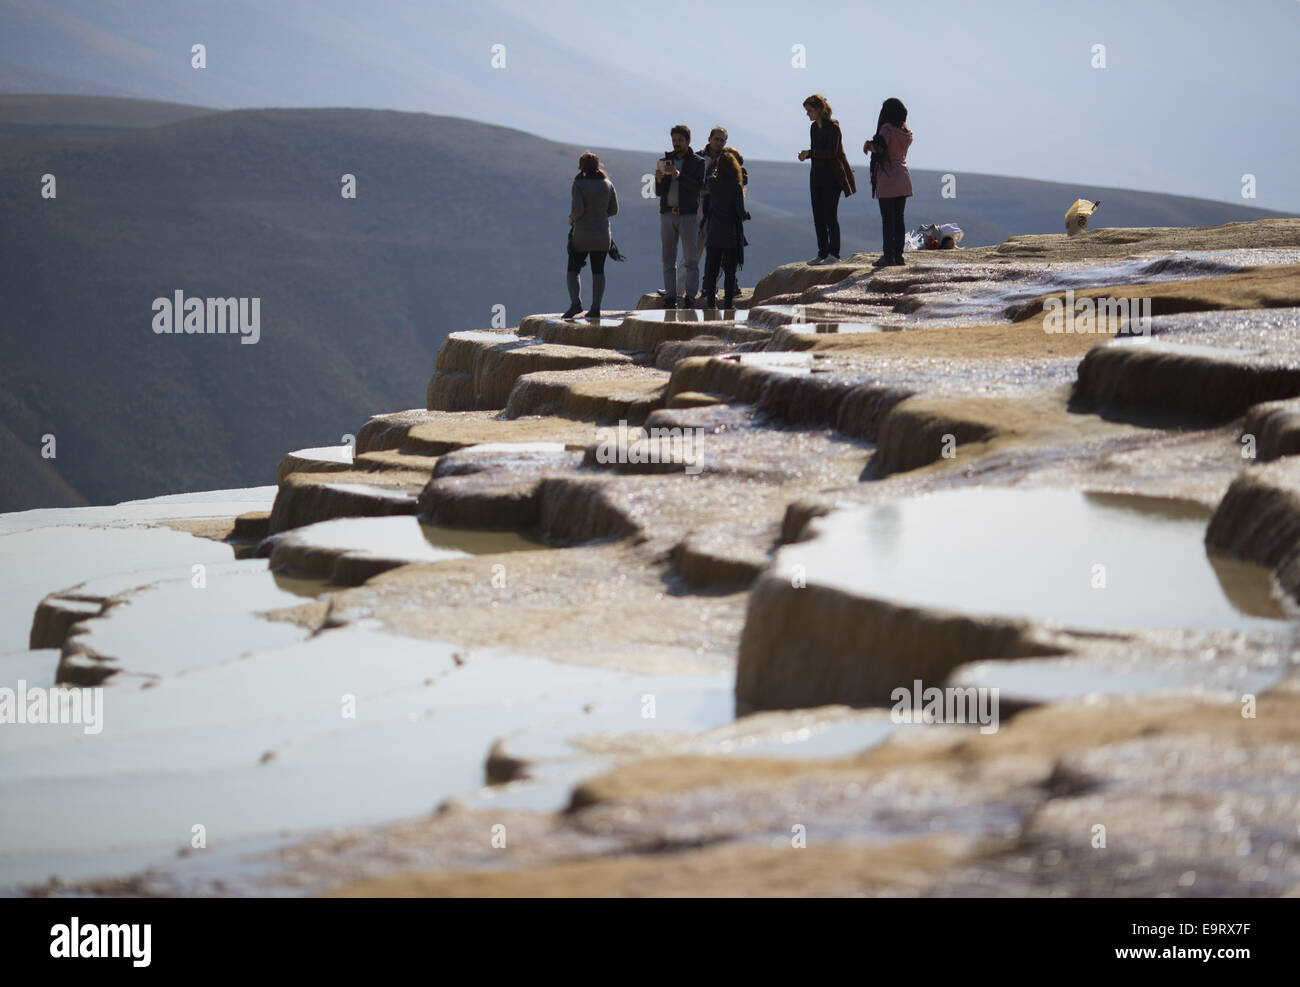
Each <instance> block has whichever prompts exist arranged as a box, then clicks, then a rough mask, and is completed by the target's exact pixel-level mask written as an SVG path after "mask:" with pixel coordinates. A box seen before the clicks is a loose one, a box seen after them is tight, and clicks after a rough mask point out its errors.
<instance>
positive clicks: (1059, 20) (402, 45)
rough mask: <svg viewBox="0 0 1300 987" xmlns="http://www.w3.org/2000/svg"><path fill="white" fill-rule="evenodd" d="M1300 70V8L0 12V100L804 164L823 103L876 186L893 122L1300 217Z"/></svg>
mask: <svg viewBox="0 0 1300 987" xmlns="http://www.w3.org/2000/svg"><path fill="white" fill-rule="evenodd" d="M199 41H201V42H203V43H204V44H205V45H206V46H207V48H208V53H209V58H208V64H207V66H206V67H205V68H204V70H203V71H201V72H199V71H195V70H194V68H193V67H192V66H191V63H190V57H191V56H190V50H191V45H192V44H193V43H195V42H199ZM498 45H501V46H504V51H505V53H506V54H505V64H500V65H495V64H492V62H491V59H492V58H493V55H492V52H494V51H495V50H497V46H498ZM1094 45H1103V46H1105V48H1104V58H1105V67H1104V68H1103V67H1096V68H1094V67H1093V66H1094V62H1098V63H1100V58H1099V55H1097V54H1094V51H1093V47H1094ZM796 46H802V47H801V48H799V49H798V51H799V52H802V57H803V58H804V60H805V61H804V66H803V67H796V65H795V60H796ZM1298 52H1300V0H1240V2H1229V0H1219V2H1211V0H1077V2H1061V0H1032V2H1029V0H1011V2H1003V0H994V2H990V3H982V2H979V0H922V2H920V3H903V2H899V0H890V2H877V0H871V2H866V3H863V2H857V3H846V2H837V0H818V2H817V3H815V4H813V3H802V2H800V0H780V2H772V0H757V2H749V3H737V2H735V0H635V2H631V0H610V2H601V0H472V2H469V3H466V2H464V0H0V81H2V80H3V79H4V78H6V72H8V73H9V75H8V76H7V77H9V78H13V79H15V80H18V81H20V82H23V83H24V84H34V85H37V86H38V88H45V89H54V90H55V91H61V92H67V91H102V92H111V93H113V94H117V95H131V96H137V97H141V96H143V97H147V98H152V99H167V100H176V101H180V102H187V103H197V104H201V105H204V106H214V107H258V106H353V107H369V108H379V109H394V110H404V111H418V112H425V113H435V114H449V115H454V116H462V117H470V118H474V119H478V120H483V121H486V122H490V123H498V124H502V125H505V126H510V127H516V128H519V129H522V130H527V131H529V132H531V133H534V134H537V135H539V136H541V137H545V138H549V139H551V140H557V141H563V142H566V143H574V144H585V145H589V146H594V147H622V148H633V149H637V150H641V151H651V152H652V151H656V150H660V149H662V148H665V147H667V145H668V133H667V132H668V129H669V127H670V126H671V125H672V124H673V123H675V122H679V121H680V122H684V123H688V124H689V125H690V126H691V127H692V128H693V129H694V130H695V131H696V134H695V137H696V140H695V143H696V144H697V146H698V145H699V144H701V143H703V140H704V138H705V136H707V131H708V128H709V126H710V125H711V124H713V123H715V122H720V123H724V124H726V126H728V127H729V128H730V130H731V134H732V138H733V143H735V144H736V145H737V146H739V147H740V148H741V150H742V151H743V152H745V154H746V155H752V156H755V157H758V158H773V159H779V160H788V161H793V160H794V156H795V152H796V151H797V150H798V149H799V148H801V147H803V146H805V145H806V143H807V140H808V122H807V119H806V118H805V117H804V114H803V111H802V108H801V104H802V102H803V99H804V98H805V97H806V96H807V95H809V94H810V93H812V92H821V93H825V94H826V95H827V96H828V97H829V98H830V100H831V103H832V105H833V106H834V109H835V114H836V116H837V117H838V118H839V120H840V122H841V123H842V124H843V125H844V128H845V135H846V137H847V139H848V143H849V147H850V150H851V152H852V153H853V154H854V155H855V156H856V158H855V160H856V162H857V163H858V164H860V165H865V160H864V159H863V158H862V156H861V146H862V141H863V140H864V139H865V138H866V137H868V136H869V135H870V134H871V133H873V132H874V128H875V121H876V116H877V113H878V112H879V109H880V103H881V101H882V100H883V99H884V98H885V97H887V96H898V97H899V98H901V99H902V100H903V101H904V102H905V103H906V104H907V105H908V108H909V110H910V112H911V116H910V120H909V122H910V123H911V125H912V129H913V130H914V131H915V133H916V142H915V144H914V145H913V147H912V150H911V152H910V155H909V158H910V161H911V163H912V164H913V165H915V166H917V167H919V168H926V169H936V170H938V171H940V172H952V173H954V174H956V175H958V176H960V175H961V173H962V172H963V171H967V172H984V173H989V174H995V175H1009V176H1016V177H1024V178H1037V179H1042V180H1045V181H1054V182H1066V183H1069V184H1071V185H1074V186H1077V188H1078V190H1079V194H1080V195H1082V196H1087V195H1089V194H1090V192H1091V190H1092V189H1094V188H1100V187H1106V186H1118V187H1123V188H1133V189H1147V190H1151V191H1156V192H1165V193H1173V194H1183V195H1192V196H1200V197H1204V198H1209V199H1217V200H1220V201H1225V202H1238V203H1242V204H1246V205H1253V206H1259V207H1264V208H1271V209H1276V210H1279V211H1289V212H1297V213H1300V167H1298V166H1297V162H1298V161H1300V112H1298V106H1297V103H1298V101H1300V96H1298V95H1297V94H1300V57H1298ZM501 69H505V71H501ZM24 73H27V75H24ZM33 80H36V81H35V82H33ZM42 80H43V81H42ZM51 80H52V81H51ZM82 83H85V84H86V85H87V86H91V87H100V88H98V89H95V88H90V89H81V88H78V87H79V86H80V85H81V84H82ZM104 87H107V88H104ZM1247 174H1249V175H1254V176H1255V185H1256V198H1255V199H1245V198H1243V197H1242V194H1241V193H1242V176H1243V175H1247ZM960 189H961V186H960V182H959V183H958V194H959V195H960Z"/></svg>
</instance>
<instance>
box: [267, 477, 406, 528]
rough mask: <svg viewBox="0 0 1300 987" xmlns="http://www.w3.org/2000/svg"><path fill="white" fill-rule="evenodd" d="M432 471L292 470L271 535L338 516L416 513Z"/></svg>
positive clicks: (273, 513) (278, 503) (273, 516)
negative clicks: (419, 499) (421, 492)
mask: <svg viewBox="0 0 1300 987" xmlns="http://www.w3.org/2000/svg"><path fill="white" fill-rule="evenodd" d="M428 479H429V477H428V474H425V473H417V472H407V471H397V470H394V471H392V472H386V473H371V472H351V473H291V474H290V475H289V476H287V477H285V480H284V483H282V484H281V485H280V490H279V492H278V493H277V494H276V497H275V506H274V507H273V508H272V509H271V518H270V521H269V522H268V524H267V532H268V534H272V535H274V534H277V533H278V532H281V531H288V530H289V529H290V528H300V527H302V526H303V525H306V524H315V523H316V522H317V521H328V520H330V519H331V518H336V517H383V516H387V515H390V514H414V513H415V511H416V502H417V500H418V498H419V496H420V491H421V490H423V489H424V485H425V483H427V482H428Z"/></svg>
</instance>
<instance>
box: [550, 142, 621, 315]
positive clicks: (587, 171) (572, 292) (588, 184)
mask: <svg viewBox="0 0 1300 987" xmlns="http://www.w3.org/2000/svg"><path fill="white" fill-rule="evenodd" d="M570 199H571V209H570V211H569V226H570V227H571V229H570V230H569V270H568V274H567V277H566V280H567V282H568V286H569V307H568V309H567V310H566V311H565V313H564V315H563V316H562V317H563V318H565V319H572V318H573V317H574V316H575V315H577V314H578V313H579V312H580V311H582V300H581V290H582V283H581V281H580V280H579V278H578V272H579V271H581V270H582V268H583V265H584V264H586V263H587V256H588V255H590V256H591V308H590V309H588V310H587V316H586V317H587V318H588V319H599V318H600V302H601V299H602V298H603V297H604V295H605V257H606V255H607V254H608V253H609V245H610V243H611V238H610V232H609V217H610V216H613V215H615V214H616V213H617V212H618V194H617V193H616V192H615V191H614V183H613V182H611V181H610V180H609V176H608V175H606V174H605V172H604V171H602V170H601V167H600V158H598V157H596V155H594V154H592V153H591V152H590V151H588V152H587V153H586V154H584V155H582V157H580V158H579V159H578V174H577V176H576V177H575V178H574V179H573V189H572V192H571V195H570Z"/></svg>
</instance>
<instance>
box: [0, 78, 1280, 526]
mask: <svg viewBox="0 0 1300 987" xmlns="http://www.w3.org/2000/svg"><path fill="white" fill-rule="evenodd" d="M41 100H44V101H45V102H44V105H42V104H41ZM41 121H44V123H42V122H41ZM0 132H3V133H7V134H10V135H13V136H9V137H6V138H4V139H3V140H0V227H2V228H3V229H4V230H5V236H4V237H3V238H0V297H2V298H3V299H4V300H5V309H4V323H3V324H4V330H3V332H4V338H3V346H4V360H3V364H2V369H0V426H3V427H4V428H6V429H8V431H9V432H10V433H12V437H8V436H3V433H2V432H0V437H3V440H4V441H3V448H2V449H0V452H2V453H3V454H4V455H5V458H6V462H7V463H8V464H9V466H10V468H11V471H12V475H11V477H10V478H9V479H8V480H7V481H6V483H5V484H4V485H3V487H2V488H0V510H15V509H22V508H26V507H36V506H52V505H55V504H61V503H70V502H73V501H74V500H75V499H76V497H77V496H81V497H84V498H85V499H86V500H87V501H89V502H91V503H105V502H115V501H119V500H122V499H126V498H129V497H143V496H149V495H155V494H161V493H167V492H175V491H180V490H188V489H202V488H215V487H227V486H239V485H248V484H255V483H265V482H269V481H270V480H271V478H272V477H273V476H274V470H275V466H276V463H277V462H278V460H279V458H280V455H281V454H282V452H283V451H284V450H285V449H286V448H294V447H303V446H312V445H323V444H334V443H337V442H339V441H340V438H341V436H342V435H343V434H344V433H346V432H355V431H356V429H357V428H358V427H359V426H360V425H361V424H362V422H363V421H364V420H365V418H366V417H367V416H368V415H370V414H373V413H375V412H378V411H386V410H393V409H397V408H405V407H412V406H416V405H419V404H421V403H422V400H423V395H424V387H425V384H426V382H427V380H428V377H429V374H430V373H431V371H432V367H433V357H434V353H435V352H436V350H437V348H438V346H439V344H440V343H441V341H442V339H443V337H444V336H445V335H446V333H447V332H449V331H453V330H458V329H468V328H482V327H484V326H487V325H489V324H491V322H492V320H493V316H494V307H495V306H498V305H500V306H504V307H505V324H507V325H514V324H516V323H517V322H518V320H519V318H520V317H521V316H522V315H525V314H527V313H530V312H537V311H548V310H549V311H558V310H559V309H561V308H563V307H564V305H565V304H566V302H567V299H566V297H565V294H564V278H563V268H564V262H565V257H564V252H563V241H564V235H565V232H566V229H567V226H566V222H565V220H566V216H567V212H568V204H569V200H568V191H569V183H570V180H571V179H572V177H573V173H574V171H575V170H576V163H577V155H578V153H579V152H580V151H581V150H582V148H579V147H572V146H566V145H562V144H558V143H554V142H552V141H548V140H544V139H542V138H539V137H535V136H532V135H530V134H526V133H523V132H520V131H517V130H510V129H507V128H504V127H496V126H488V125H484V124H480V123H475V122H473V121H469V120H463V119H456V118H451V117H434V116H428V115H424V114H409V113H397V112H391V111H374V110H347V109H298V110H295V109H268V110H240V111H231V112H211V111H209V110H206V109H204V108H202V107H194V106H177V105H175V104H160V103H142V102H139V101H134V100H115V99H103V98H98V97H96V98H84V97H33V96H29V95H28V96H12V97H0ZM697 143H698V142H697ZM660 151H661V149H659V148H650V149H647V150H646V151H645V152H627V151H611V152H605V153H603V154H602V156H603V157H604V158H605V162H606V166H607V168H608V170H609V172H610V174H611V177H612V178H613V180H614V182H615V184H616V186H617V187H618V190H619V194H620V203H621V205H622V209H621V211H620V214H619V216H618V217H617V219H616V221H615V236H616V238H617V240H618V241H619V245H620V247H621V248H622V249H623V250H624V251H625V252H626V253H627V254H629V255H630V257H631V259H630V260H629V261H628V262H627V263H625V264H611V265H610V267H609V274H610V279H609V280H610V288H609V293H608V295H607V299H606V307H607V308H610V309H612V308H615V307H628V306H631V305H633V304H635V300H636V298H637V297H638V296H639V295H640V294H641V293H642V292H643V291H649V290H653V289H655V288H656V287H658V286H659V284H660V273H659V264H658V254H659V243H658V232H657V230H658V215H657V200H655V199H653V198H650V199H646V198H643V197H642V196H641V194H640V192H641V188H642V182H641V176H642V175H644V174H645V173H647V172H649V171H650V170H651V169H652V167H653V160H654V157H655V156H656V155H657V154H658V153H660ZM854 158H855V165H857V166H858V168H859V177H860V179H861V181H862V184H863V186H864V188H865V187H866V174H865V167H864V162H862V161H861V160H860V159H861V155H855V156H854ZM748 164H749V172H750V178H751V182H750V188H751V194H750V210H751V212H752V213H753V215H754V221H753V223H752V224H751V228H750V230H749V239H750V241H751V248H750V251H749V254H748V263H747V264H746V268H745V270H744V271H743V272H742V282H743V283H746V284H752V283H753V282H754V281H755V280H756V279H757V278H758V277H760V276H761V275H762V274H765V273H766V272H767V271H769V270H770V269H771V268H773V267H775V266H777V265H778V264H781V263H785V262H788V261H790V260H797V259H806V258H807V257H810V256H812V255H813V254H814V253H815V240H814V237H813V233H812V224H811V221H810V211H809V207H808V191H807V172H806V170H805V169H806V167H807V166H806V165H801V164H798V163H791V164H782V163H772V162H757V161H750V162H748ZM345 173H350V174H353V175H355V176H356V178H357V189H358V197H357V198H356V199H355V200H348V199H344V198H342V197H341V196H340V194H339V191H340V179H341V176H343V175H344V174H345ZM45 174H53V175H54V176H56V179H57V189H58V196H57V198H55V199H44V198H42V197H41V185H42V176H43V175H45ZM915 175H916V185H917V190H918V194H917V197H916V199H915V200H913V202H911V203H910V204H909V206H908V225H909V227H914V226H916V225H917V224H918V223H920V222H925V221H938V222H943V221H956V222H958V223H960V224H961V225H962V226H963V227H964V228H965V229H966V230H967V233H968V239H967V243H969V244H978V243H989V242H997V241H1000V240H1001V239H1003V238H1004V237H1005V236H1007V235H1009V234H1011V233H1033V232H1049V231H1057V230H1060V229H1061V228H1062V214H1063V213H1064V211H1065V208H1066V206H1067V205H1068V204H1069V203H1070V202H1071V201H1073V199H1074V198H1076V197H1077V196H1078V195H1092V196H1096V197H1100V198H1101V199H1102V200H1103V206H1102V211H1101V212H1100V213H1099V214H1098V218H1099V220H1101V221H1103V222H1104V224H1105V225H1115V226H1145V225H1207V224H1215V223H1222V222H1228V221H1232V220H1241V219H1252V218H1258V217H1260V216H1262V215H1267V214H1266V213H1264V212H1262V211H1260V210H1253V209H1247V208H1243V207H1239V206H1233V205H1227V204H1222V203H1217V202H1208V201H1202V200H1195V199H1186V198H1176V197H1168V196H1158V195H1150V194H1144V193H1133V192H1124V191H1121V190H1112V189H1092V188H1074V187H1067V186H1062V185H1054V184H1051V183H1043V182H1027V181H1022V180H1017V179H1006V178H995V177H990V176H977V175H962V176H959V178H958V197H957V198H956V199H952V200H943V199H940V198H939V194H938V192H939V175H938V174H937V173H933V172H920V171H918V172H916V173H915ZM841 221H842V223H843V226H844V229H845V236H844V241H845V242H844V252H845V253H846V254H847V253H849V252H851V251H853V250H858V249H874V248H876V247H877V246H878V243H879V213H878V211H877V209H876V207H875V203H874V202H872V201H871V200H870V198H869V191H864V192H862V193H860V194H859V195H858V196H856V197H854V198H853V199H850V200H848V201H847V202H845V203H844V204H843V205H842V207H841ZM177 290H181V291H183V292H184V293H185V295H186V296H187V297H201V298H206V297H222V298H225V297H245V298H250V299H251V298H254V297H256V298H259V299H260V306H261V336H260V340H259V342H258V343H257V344H256V345H245V344H241V342H240V339H239V337H238V336H230V335H158V334H155V333H154V332H153V330H152V328H151V324H152V321H153V317H154V311H153V307H152V303H153V300H154V299H155V298H159V297H162V298H168V299H170V298H172V297H173V293H174V292H175V291H177ZM45 434H52V435H54V436H55V437H56V440H57V458H56V459H53V460H41V459H40V458H39V449H40V447H41V436H43V435H45ZM15 443H17V444H18V445H19V446H21V447H22V449H24V450H27V451H29V452H31V456H26V457H24V456H22V455H19V454H17V453H15V452H13V451H12V450H13V449H14V446H15Z"/></svg>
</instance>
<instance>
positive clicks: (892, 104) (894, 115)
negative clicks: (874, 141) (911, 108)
mask: <svg viewBox="0 0 1300 987" xmlns="http://www.w3.org/2000/svg"><path fill="white" fill-rule="evenodd" d="M887 123H892V124H893V125H894V126H895V127H901V126H903V125H904V124H906V123H907V107H906V106H904V105H903V101H902V100H901V99H897V98H895V97H893V96H890V97H889V99H887V100H885V101H884V102H883V103H881V104H880V116H879V117H878V118H877V119H876V133H880V128H881V127H883V126H884V125H885V124H887Z"/></svg>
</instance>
